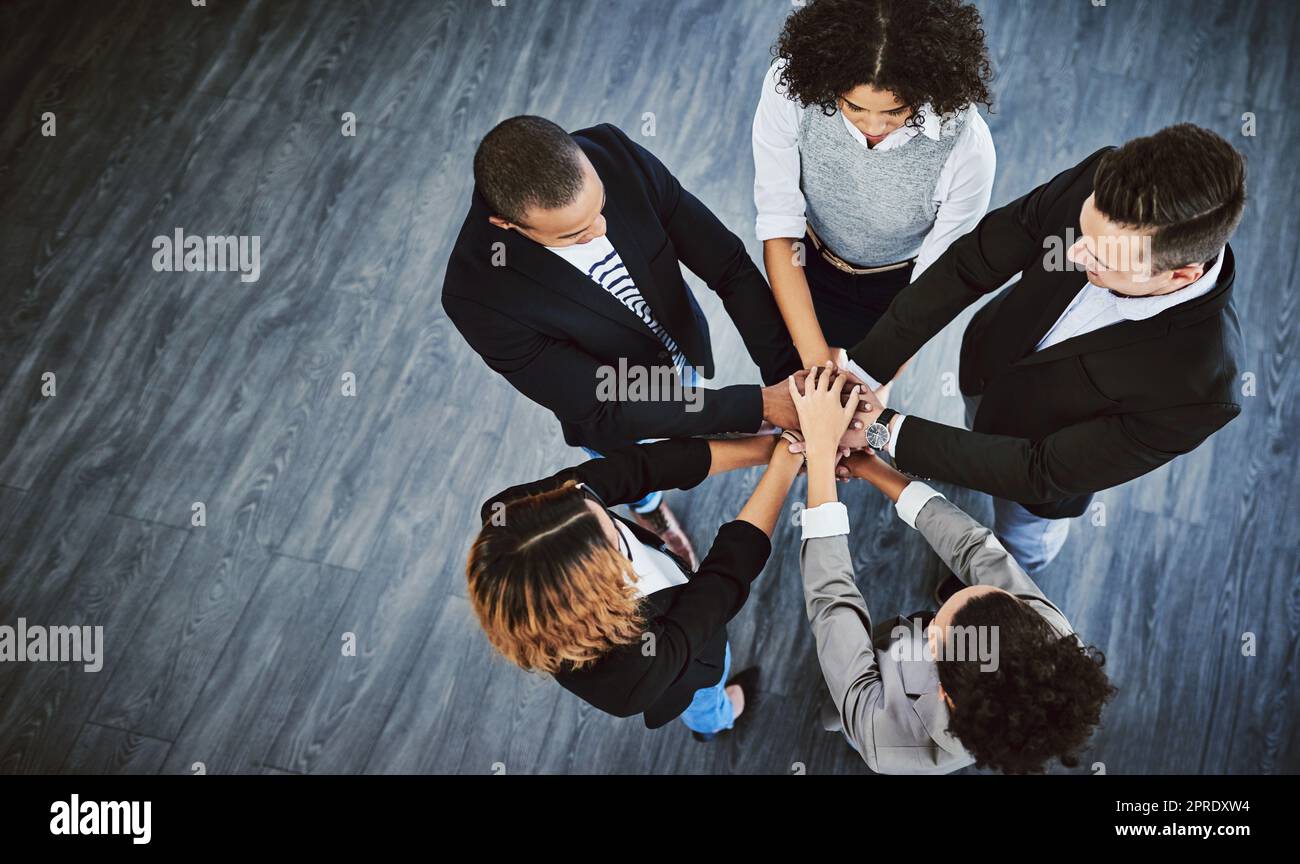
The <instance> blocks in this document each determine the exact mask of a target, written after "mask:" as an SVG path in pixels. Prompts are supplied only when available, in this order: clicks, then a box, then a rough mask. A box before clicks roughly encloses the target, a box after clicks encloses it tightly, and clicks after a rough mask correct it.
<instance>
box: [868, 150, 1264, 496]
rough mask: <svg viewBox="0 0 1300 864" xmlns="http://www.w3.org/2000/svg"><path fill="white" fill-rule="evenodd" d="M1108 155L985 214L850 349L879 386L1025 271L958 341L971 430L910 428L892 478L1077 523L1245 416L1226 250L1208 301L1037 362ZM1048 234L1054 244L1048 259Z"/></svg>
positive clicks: (1068, 287)
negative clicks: (973, 405) (942, 485)
mask: <svg viewBox="0 0 1300 864" xmlns="http://www.w3.org/2000/svg"><path fill="white" fill-rule="evenodd" d="M1108 149H1110V148H1105V149H1103V150H1099V151H1097V152H1096V153H1094V154H1092V155H1091V156H1089V157H1088V158H1087V159H1085V160H1083V161H1082V162H1080V163H1079V164H1078V165H1076V166H1075V167H1073V168H1071V169H1069V170H1068V171H1065V172H1063V173H1061V174H1059V175H1057V176H1056V177H1054V178H1053V179H1052V180H1051V181H1050V182H1048V183H1046V184H1044V185H1042V186H1039V187H1038V188H1037V189H1035V190H1034V191H1032V192H1030V193H1029V194H1028V195H1025V196H1024V197H1023V198H1020V199H1018V200H1016V201H1012V202H1011V203H1010V204H1008V205H1006V206H1005V207H1002V208H1000V209H997V210H994V211H992V212H990V213H989V214H988V215H986V216H985V217H984V218H983V219H982V220H980V223H979V224H978V225H977V226H976V227H975V229H974V230H973V231H971V232H970V233H969V234H967V235H966V236H964V237H962V238H960V239H958V240H957V241H956V242H954V243H953V244H952V246H950V247H949V248H948V251H947V252H946V253H945V254H944V255H943V256H941V257H940V258H939V260H938V261H936V262H935V263H934V265H933V266H931V267H930V269H928V270H927V271H926V272H925V273H924V274H922V275H921V277H920V278H918V279H917V280H916V282H914V283H913V284H912V285H910V286H908V287H907V288H906V289H904V290H903V291H902V293H900V294H899V295H898V296H897V297H896V298H895V299H894V301H893V303H892V304H891V305H890V307H889V310H888V311H887V312H886V313H885V315H884V317H883V318H881V320H880V321H879V322H878V323H877V324H876V325H875V327H873V328H872V330H871V332H870V333H868V334H867V336H866V338H865V339H863V340H862V342H861V343H859V344H858V345H857V346H856V347H855V348H853V350H852V351H850V352H849V354H850V356H851V357H852V358H853V359H854V360H856V361H857V362H858V363H860V364H861V365H862V367H863V368H864V369H866V370H867V371H868V372H870V373H871V375H872V376H873V377H875V378H877V379H879V380H882V381H884V380H888V379H890V378H892V377H893V376H894V374H895V372H896V371H897V370H898V367H899V365H900V364H902V363H903V361H905V360H906V359H907V358H908V357H910V356H912V354H913V353H915V352H916V350H917V349H919V348H920V347H921V346H922V345H924V344H925V342H926V341H927V340H929V339H930V337H931V336H933V335H934V334H935V333H937V332H939V331H940V330H941V329H942V328H943V327H944V325H946V324H947V323H948V322H949V321H951V320H952V319H953V318H955V317H956V316H957V315H958V313H960V312H961V311H962V310H963V309H965V308H966V307H967V306H969V305H970V304H971V303H974V302H975V301H976V300H978V299H979V298H980V297H981V296H983V295H985V294H988V293H990V292H992V291H994V290H996V289H997V288H998V287H999V286H1001V285H1003V284H1004V283H1005V282H1006V281H1007V280H1008V279H1009V278H1011V277H1012V276H1014V275H1016V274H1017V273H1020V274H1021V278H1020V281H1019V282H1017V283H1016V284H1014V285H1012V286H1010V287H1008V288H1007V289H1006V290H1004V291H1003V292H1002V293H1001V294H1000V295H999V296H998V297H996V298H995V299H994V300H993V301H992V302H990V303H989V304H988V305H987V306H985V307H984V308H982V309H980V310H979V312H977V313H976V315H975V317H974V318H973V319H972V320H971V323H970V325H969V326H968V327H967V328H966V333H965V336H964V337H963V339H962V347H961V372H960V385H961V390H962V392H963V393H965V394H967V395H971V396H974V395H982V397H983V398H982V400H981V402H980V407H979V412H978V413H977V414H976V416H975V422H974V424H973V425H974V431H970V432H968V431H965V430H963V429H956V428H953V427H951V426H944V425H942V424H939V423H934V422H931V421H929V420H925V419H922V418H920V417H912V416H909V417H908V418H907V421H906V423H905V424H904V426H903V430H902V432H901V434H900V435H899V440H898V444H897V448H896V449H897V455H896V461H897V463H898V465H899V467H900V468H901V469H902V470H904V471H907V472H908V473H911V474H916V475H919V476H923V477H933V478H936V479H939V480H945V481H950V482H953V483H957V484H960V485H962V486H966V487H968V488H971V489H978V490H980V491H983V492H987V493H989V494H992V495H996V496H999V497H1001V498H1006V499H1010V500H1012V501H1018V502H1020V503H1021V504H1023V505H1025V506H1026V507H1027V508H1028V509H1029V510H1030V511H1031V512H1033V513H1036V514H1038V515H1040V516H1048V517H1058V518H1059V517H1067V516H1077V515H1079V514H1081V513H1083V512H1084V510H1085V509H1087V506H1088V501H1089V499H1090V498H1091V495H1092V493H1093V492H1096V491H1099V490H1101V489H1108V488H1110V487H1112V486H1117V485H1119V484H1120V483H1124V482H1125V481H1128V480H1132V479H1133V478H1134V477H1139V476H1141V475H1143V474H1145V473H1147V472H1148V471H1151V470H1152V469H1154V468H1158V467H1159V466H1161V465H1163V464H1164V463H1166V462H1168V461H1169V460H1171V459H1173V458H1174V457H1175V456H1178V455H1179V454H1181V453H1187V452H1189V451H1190V450H1193V449H1194V448H1196V446H1197V445H1199V444H1200V443H1201V442H1202V441H1204V440H1205V439H1206V438H1208V437H1209V436H1210V435H1211V434H1213V433H1214V432H1215V431H1217V430H1218V429H1219V428H1221V427H1222V426H1224V425H1225V424H1226V423H1228V421H1230V420H1232V419H1233V418H1234V417H1236V416H1237V414H1238V413H1240V411H1241V406H1240V404H1239V403H1238V402H1237V388H1236V382H1237V369H1238V367H1239V365H1240V362H1241V357H1242V351H1243V348H1242V339H1241V328H1240V326H1239V325H1238V323H1237V313H1236V310H1235V309H1234V308H1233V305H1232V286H1233V280H1234V278H1235V273H1236V267H1235V263H1234V260H1233V254H1232V249H1231V247H1229V248H1228V249H1227V250H1226V251H1225V252H1224V263H1223V268H1222V270H1221V272H1220V274H1219V280H1218V283H1217V286H1216V287H1215V288H1214V289H1212V290H1211V291H1210V293H1208V294H1206V295H1203V296H1201V297H1199V298H1197V299H1195V300H1191V301H1188V302H1186V303H1181V304H1179V305H1177V306H1174V307H1172V308H1170V309H1166V310H1165V311H1164V312H1161V313H1160V314H1158V315H1155V316H1152V317H1151V318H1148V319H1146V320H1142V321H1124V322H1120V323H1118V324H1114V325H1111V326H1109V327H1103V328H1102V329H1100V330H1094V331H1093V332H1091V333H1085V334H1082V335H1080V336H1076V337H1074V338H1072V339H1067V340H1065V341H1063V342H1060V343H1058V344H1056V345H1053V346H1052V347H1050V348H1047V349H1045V350H1043V351H1037V352H1035V351H1034V346H1035V345H1037V344H1038V342H1039V341H1040V340H1041V339H1042V337H1043V335H1044V334H1045V333H1046V332H1047V330H1048V328H1050V327H1051V326H1052V325H1053V324H1054V323H1055V322H1056V320H1057V319H1058V318H1059V317H1060V315H1061V313H1062V312H1064V311H1065V308H1066V307H1067V306H1068V305H1069V303H1070V301H1071V300H1072V299H1074V297H1075V295H1077V294H1078V292H1079V290H1080V289H1081V288H1082V287H1083V285H1084V282H1085V280H1086V274H1085V273H1084V272H1083V271H1076V270H1064V269H1063V268H1061V267H1060V263H1059V262H1060V261H1061V254H1060V253H1061V252H1062V251H1063V250H1064V248H1066V247H1068V245H1069V244H1070V243H1071V242H1073V240H1074V238H1076V237H1077V236H1078V234H1079V233H1080V229H1079V210H1080V208H1081V207H1082V205H1083V202H1084V201H1085V200H1086V199H1087V198H1088V196H1089V195H1091V194H1092V181H1093V175H1094V174H1095V172H1096V169H1097V162H1098V160H1099V159H1100V158H1101V156H1102V155H1103V154H1104V153H1105V152H1106V150H1108ZM1067 232H1071V233H1070V234H1067ZM1048 237H1056V238H1059V239H1060V243H1061V244H1062V245H1061V246H1060V248H1059V249H1057V250H1056V255H1055V258H1053V254H1052V250H1048V249H1045V246H1044V240H1045V238H1048Z"/></svg>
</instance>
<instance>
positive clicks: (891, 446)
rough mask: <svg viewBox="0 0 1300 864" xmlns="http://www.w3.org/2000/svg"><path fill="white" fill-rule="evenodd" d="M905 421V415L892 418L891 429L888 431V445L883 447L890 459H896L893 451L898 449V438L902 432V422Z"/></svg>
mask: <svg viewBox="0 0 1300 864" xmlns="http://www.w3.org/2000/svg"><path fill="white" fill-rule="evenodd" d="M906 419H907V417H906V416H905V415H903V414H899V415H898V416H897V417H895V418H894V422H893V424H891V425H892V426H893V428H892V429H890V430H889V443H888V444H886V445H885V449H886V450H887V451H889V458H890V459H897V458H898V457H897V456H896V455H895V452H894V451H896V450H897V449H898V436H899V434H900V433H902V431H903V421H904V420H906Z"/></svg>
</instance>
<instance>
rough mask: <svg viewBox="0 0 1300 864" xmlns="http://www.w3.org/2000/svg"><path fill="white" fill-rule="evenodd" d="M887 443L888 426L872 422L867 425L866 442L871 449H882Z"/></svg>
mask: <svg viewBox="0 0 1300 864" xmlns="http://www.w3.org/2000/svg"><path fill="white" fill-rule="evenodd" d="M888 443H889V427H888V426H885V425H884V424H882V423H872V424H871V425H870V426H868V427H867V444H868V445H870V446H871V449H872V450H883V449H884V447H885V445H886V444H888Z"/></svg>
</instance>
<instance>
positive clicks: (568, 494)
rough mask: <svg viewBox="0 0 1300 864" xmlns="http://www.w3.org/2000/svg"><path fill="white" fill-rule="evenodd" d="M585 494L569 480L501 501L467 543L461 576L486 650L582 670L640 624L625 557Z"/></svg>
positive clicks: (530, 666) (542, 666) (547, 666)
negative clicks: (487, 645) (469, 544)
mask: <svg viewBox="0 0 1300 864" xmlns="http://www.w3.org/2000/svg"><path fill="white" fill-rule="evenodd" d="M587 500H588V499H587V497H586V496H585V495H584V494H583V491H582V489H581V488H579V487H578V486H577V485H576V484H575V483H574V482H573V481H569V482H567V483H565V484H564V485H563V486H561V487H559V488H558V489H553V490H549V491H546V492H542V493H539V494H535V495H529V496H527V497H524V498H520V499H517V500H514V501H511V502H508V503H507V504H506V506H505V508H504V509H503V510H501V511H499V513H498V515H497V516H496V517H495V518H494V519H491V520H489V521H488V523H487V524H486V525H484V526H483V530H482V531H481V532H479V535H478V538H477V539H476V540H475V541H474V546H473V548H472V549H471V550H470V553H469V562H468V564H467V567H466V577H467V579H468V582H469V597H470V603H471V604H472V605H473V607H474V613H475V614H476V615H477V616H478V620H479V624H481V625H482V627H483V631H484V632H485V633H486V634H487V637H488V640H489V641H491V643H492V645H493V647H495V648H496V649H497V650H498V651H500V652H501V653H502V654H503V655H504V656H505V657H506V658H507V659H508V660H510V661H511V662H512V663H515V664H516V665H518V666H520V667H522V668H524V669H527V670H529V671H536V672H546V673H549V674H555V673H556V672H557V671H559V670H560V669H562V668H567V669H580V668H582V667H584V666H587V665H590V664H592V663H594V662H596V661H597V660H598V659H600V657H601V656H602V655H604V654H606V653H608V652H609V651H611V650H613V649H614V648H617V647H619V646H622V645H628V644H630V643H632V642H635V641H636V640H637V639H638V638H639V637H640V635H641V633H642V632H643V631H644V620H643V618H642V615H641V613H640V598H639V597H638V596H637V593H636V590H635V588H634V586H633V583H632V581H631V580H630V579H629V578H628V574H629V572H630V569H631V562H630V561H628V559H627V558H626V557H625V556H624V555H623V554H622V553H621V551H620V550H619V549H618V548H617V547H615V546H614V545H612V544H611V543H610V542H609V538H608V537H606V536H605V532H604V531H603V530H602V529H601V525H600V520H599V519H597V517H596V514H594V513H592V512H591V510H590V509H588V507H587V504H586V502H587ZM498 522H499V523H500V524H496V523H498Z"/></svg>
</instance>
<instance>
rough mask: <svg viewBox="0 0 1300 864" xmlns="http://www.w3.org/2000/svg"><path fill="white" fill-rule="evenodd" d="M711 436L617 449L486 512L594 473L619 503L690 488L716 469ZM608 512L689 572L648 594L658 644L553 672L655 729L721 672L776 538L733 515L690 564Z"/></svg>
mask: <svg viewBox="0 0 1300 864" xmlns="http://www.w3.org/2000/svg"><path fill="white" fill-rule="evenodd" d="M709 464H710V455H709V443H708V442H707V441H704V440H702V439H698V438H696V439H684V440H680V441H660V442H658V443H655V444H641V445H636V446H632V447H627V448H625V449H622V450H615V451H611V452H610V453H609V454H608V458H605V459H593V460H591V461H590V462H584V463H583V464H581V465H579V466H577V467H576V468H566V469H564V470H563V471H561V472H559V473H558V474H555V475H552V476H551V477H547V478H546V479H544V480H538V481H536V482H533V483H528V484H525V485H522V486H513V487H511V488H509V489H507V490H505V491H504V492H501V493H499V494H497V495H494V496H492V498H490V499H489V500H488V501H486V502H485V503H484V504H483V507H482V509H481V510H480V511H479V515H480V517H481V518H482V520H483V522H484V524H487V522H488V520H489V519H490V518H491V515H492V511H493V505H495V504H496V503H497V502H508V501H511V500H513V499H516V498H520V497H523V496H525V495H530V494H535V493H537V492H540V491H542V490H545V489H551V488H554V487H556V486H559V485H561V484H563V483H564V482H566V481H567V480H570V479H572V480H577V481H579V482H582V483H586V484H587V485H588V486H589V487H590V488H591V489H592V491H594V492H595V493H596V494H597V495H599V496H600V498H601V499H602V500H604V502H605V503H606V504H607V505H609V506H611V507H613V506H614V505H616V504H627V503H629V502H632V501H637V500H640V499H641V498H643V497H645V496H646V495H647V494H649V493H650V492H652V491H654V490H656V489H671V488H680V489H689V488H691V487H692V486H695V485H697V484H698V483H699V482H700V481H701V480H703V479H704V478H705V477H707V476H708V474H709ZM609 515H610V516H611V517H613V518H614V519H618V520H619V521H621V522H622V523H623V524H624V525H627V526H628V527H629V528H631V529H632V533H634V534H635V535H636V536H637V538H638V539H639V540H641V542H643V543H645V544H647V545H649V546H652V547H654V548H656V549H658V550H659V551H661V552H664V553H666V554H668V555H669V556H670V557H672V558H673V560H675V561H676V562H677V564H678V566H680V567H681V568H682V572H683V573H685V574H686V575H687V576H688V577H689V579H690V581H689V582H687V583H686V584H685V585H678V586H674V587H672V588H665V589H663V590H661V591H656V592H654V593H653V594H650V595H648V596H647V597H645V598H644V600H643V601H642V613H643V614H644V616H645V620H646V632H647V633H652V634H654V652H653V654H652V655H651V656H646V653H643V643H642V642H641V641H637V642H634V643H633V644H631V645H626V646H623V647H622V648H617V649H615V650H613V651H611V652H610V653H608V654H606V655H605V656H604V657H602V658H601V659H600V660H597V661H596V662H595V663H594V664H592V665H589V666H586V667H584V668H582V669H580V670H577V671H574V670H572V669H562V670H561V671H560V672H559V673H557V674H556V676H555V680H556V681H558V682H559V683H560V685H561V686H562V687H564V689H566V690H569V691H570V692H572V693H575V694H577V695H578V696H579V697H581V698H582V699H583V700H585V701H586V702H589V703H591V704H592V705H594V706H596V707H597V708H599V709H600V710H602V711H604V712H606V713H609V714H613V715H614V716H616V717H631V716H633V715H636V714H643V715H645V716H644V719H645V725H646V726H648V727H649V728H651V729H657V728H659V727H660V726H663V725H664V724H665V723H667V722H668V721H670V720H672V719H673V718H674V717H676V716H678V715H679V714H681V713H682V712H683V711H685V710H686V706H687V705H689V704H690V703H691V699H692V698H694V696H695V691H696V690H699V689H700V688H702V687H712V686H713V685H715V684H717V683H718V682H719V681H720V680H721V679H722V672H723V667H724V662H725V660H726V647H727V622H728V621H730V620H731V619H732V618H733V617H734V616H735V615H736V613H737V612H739V611H740V607H742V606H743V605H745V599H746V598H747V597H748V596H749V585H750V583H751V582H753V581H754V579H755V578H756V577H757V576H758V574H759V572H760V571H761V570H762V569H763V565H764V564H766V563H767V557H768V555H769V554H770V553H771V551H772V544H771V541H769V540H768V538H767V535H766V534H764V533H763V532H762V531H761V530H760V529H758V528H756V527H755V526H753V525H751V524H750V523H748V522H741V521H734V522H728V523H727V524H725V525H723V526H722V527H721V528H720V529H718V536H717V537H716V538H715V539H714V541H713V548H712V549H710V550H709V554H708V555H706V556H704V560H703V561H701V562H700V569H699V570H697V571H695V573H694V574H692V573H691V572H690V570H689V568H688V567H687V565H686V563H685V562H684V561H682V560H681V559H680V558H678V557H677V556H675V555H673V553H672V552H671V551H669V549H668V547H667V546H665V545H664V543H663V541H662V540H660V539H659V537H658V536H656V535H655V534H654V533H653V532H651V531H647V530H645V529H644V528H642V527H641V526H639V525H637V524H635V523H633V522H629V521H628V520H626V519H623V518H622V517H620V516H619V515H618V514H616V513H614V512H613V511H609Z"/></svg>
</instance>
